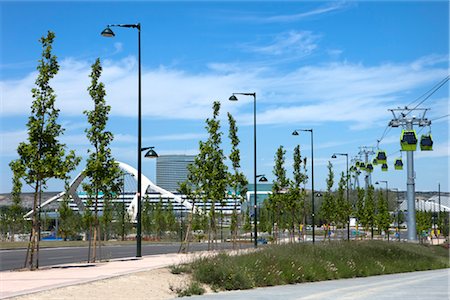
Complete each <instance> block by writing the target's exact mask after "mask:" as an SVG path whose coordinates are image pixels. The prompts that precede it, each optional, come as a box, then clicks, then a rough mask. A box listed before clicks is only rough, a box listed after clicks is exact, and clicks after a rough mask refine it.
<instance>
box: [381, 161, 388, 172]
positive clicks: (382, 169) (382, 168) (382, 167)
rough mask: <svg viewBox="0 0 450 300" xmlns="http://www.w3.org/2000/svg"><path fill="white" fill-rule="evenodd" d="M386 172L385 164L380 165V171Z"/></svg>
mask: <svg viewBox="0 0 450 300" xmlns="http://www.w3.org/2000/svg"><path fill="white" fill-rule="evenodd" d="M387 170H388V165H387V164H386V163H384V164H382V165H381V171H383V172H387Z"/></svg>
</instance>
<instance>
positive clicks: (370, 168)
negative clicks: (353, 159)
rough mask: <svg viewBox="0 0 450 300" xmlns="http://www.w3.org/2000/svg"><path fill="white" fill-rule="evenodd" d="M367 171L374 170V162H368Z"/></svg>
mask: <svg viewBox="0 0 450 300" xmlns="http://www.w3.org/2000/svg"><path fill="white" fill-rule="evenodd" d="M366 171H367V172H373V165H372V164H367V166H366Z"/></svg>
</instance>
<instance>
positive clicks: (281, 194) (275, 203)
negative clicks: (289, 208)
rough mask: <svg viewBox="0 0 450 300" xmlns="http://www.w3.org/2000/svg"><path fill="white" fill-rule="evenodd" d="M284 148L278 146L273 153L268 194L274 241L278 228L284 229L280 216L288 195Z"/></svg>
mask: <svg viewBox="0 0 450 300" xmlns="http://www.w3.org/2000/svg"><path fill="white" fill-rule="evenodd" d="M285 155H286V150H284V148H283V146H280V147H278V149H277V152H276V154H275V165H274V167H273V174H274V175H275V179H274V180H273V185H272V194H271V195H270V196H269V207H270V210H271V211H272V214H273V216H274V217H273V230H272V232H273V235H274V237H273V240H274V242H275V243H277V242H278V238H279V237H278V229H279V228H282V229H284V228H285V227H286V226H285V223H284V222H283V221H284V219H285V218H283V217H282V212H284V209H285V207H286V202H287V201H286V198H287V197H288V195H286V194H285V192H286V188H287V187H288V186H289V179H288V178H287V176H286V169H285V167H284V163H285V160H286V159H285Z"/></svg>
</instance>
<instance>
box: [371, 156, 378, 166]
mask: <svg viewBox="0 0 450 300" xmlns="http://www.w3.org/2000/svg"><path fill="white" fill-rule="evenodd" d="M372 165H374V166H376V165H378V160H377V158H376V157H375V158H374V159H373V161H372Z"/></svg>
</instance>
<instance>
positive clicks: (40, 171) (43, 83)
mask: <svg viewBox="0 0 450 300" xmlns="http://www.w3.org/2000/svg"><path fill="white" fill-rule="evenodd" d="M54 39H55V34H54V33H53V32H51V31H49V32H48V33H47V36H44V37H42V38H41V39H40V40H39V41H40V43H41V44H42V48H43V51H42V59H40V60H39V65H38V67H37V70H38V71H39V73H38V76H37V79H36V81H35V84H36V87H35V88H33V89H32V90H31V92H32V97H33V103H32V105H31V116H30V117H29V119H28V123H27V127H28V138H27V142H22V143H20V144H19V146H18V148H17V153H18V154H19V158H18V159H17V160H15V161H12V162H11V163H10V166H11V168H12V171H13V172H14V173H15V174H14V177H17V178H21V179H23V180H24V181H25V182H26V183H27V184H29V185H31V186H33V188H34V199H33V217H32V230H31V236H30V243H29V245H28V249H29V250H30V251H27V253H28V254H29V256H28V257H27V265H28V266H29V268H30V269H31V270H34V269H37V268H39V235H40V218H39V217H40V204H41V203H40V194H41V191H42V189H43V188H44V189H45V188H46V183H47V181H48V180H49V179H50V178H57V179H67V178H68V173H69V172H71V171H72V170H74V169H75V167H76V166H77V165H78V163H79V162H80V158H79V157H77V156H75V152H74V151H70V152H69V153H68V154H67V155H66V151H65V149H66V146H65V144H62V143H60V142H59V140H58V138H59V136H60V135H61V134H63V132H64V129H63V128H62V127H61V125H59V124H58V123H57V120H58V115H59V110H58V109H56V107H55V100H56V95H55V93H54V91H53V89H52V87H51V86H50V80H51V79H52V78H53V77H54V76H55V75H56V74H57V73H58V70H59V65H58V62H57V60H56V56H54V55H53V54H52V45H53V40H54Z"/></svg>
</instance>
